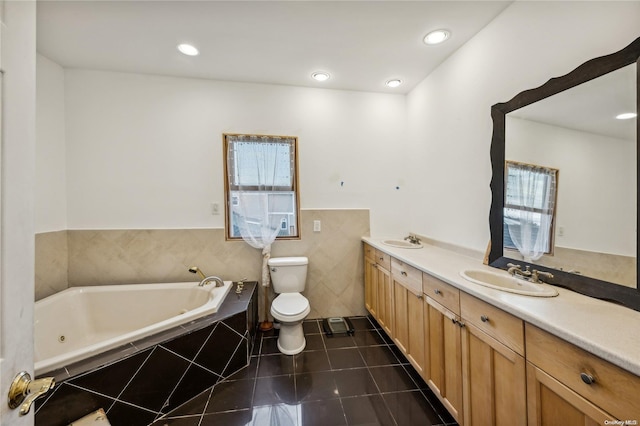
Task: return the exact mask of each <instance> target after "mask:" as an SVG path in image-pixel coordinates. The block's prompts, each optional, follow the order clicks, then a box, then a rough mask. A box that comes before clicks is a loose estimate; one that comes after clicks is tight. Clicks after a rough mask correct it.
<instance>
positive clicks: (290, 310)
mask: <svg viewBox="0 0 640 426" xmlns="http://www.w3.org/2000/svg"><path fill="white" fill-rule="evenodd" d="M268 264H269V270H270V271H271V282H272V284H273V291H274V292H276V293H279V294H278V296H276V298H275V299H273V302H272V303H271V316H273V318H275V319H276V320H278V321H279V322H280V334H279V335H278V349H279V350H280V352H282V353H283V354H286V355H295V354H297V353H300V352H302V350H303V349H304V347H305V345H306V343H307V342H306V340H305V338H304V333H303V331H302V320H304V319H305V317H306V316H307V315H309V312H311V308H310V307H309V301H308V300H307V298H306V297H304V296H303V295H302V294H300V292H302V291H303V290H304V287H305V284H306V280H307V265H308V264H309V259H307V258H306V257H274V258H271V259H269V262H268Z"/></svg>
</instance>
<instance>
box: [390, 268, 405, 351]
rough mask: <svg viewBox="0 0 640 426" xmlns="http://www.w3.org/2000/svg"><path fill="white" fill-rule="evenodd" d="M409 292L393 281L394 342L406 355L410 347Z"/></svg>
mask: <svg viewBox="0 0 640 426" xmlns="http://www.w3.org/2000/svg"><path fill="white" fill-rule="evenodd" d="M408 296H409V291H408V290H407V289H406V288H405V287H404V286H403V285H402V284H400V283H399V282H398V281H396V280H395V279H394V280H393V307H394V309H393V311H394V314H395V315H394V318H393V340H394V342H396V345H398V348H400V350H401V351H402V352H403V353H404V354H405V355H406V354H407V352H408V347H409V315H408V312H407V298H408Z"/></svg>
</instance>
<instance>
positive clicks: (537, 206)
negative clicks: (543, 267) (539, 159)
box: [503, 161, 558, 258]
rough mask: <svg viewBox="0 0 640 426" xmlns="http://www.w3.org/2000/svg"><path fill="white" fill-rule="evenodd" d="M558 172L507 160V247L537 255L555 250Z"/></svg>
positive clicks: (505, 203)
mask: <svg viewBox="0 0 640 426" xmlns="http://www.w3.org/2000/svg"><path fill="white" fill-rule="evenodd" d="M557 175H558V170H557V169H551V168H548V167H542V166H536V165H532V164H524V163H517V162H514V161H507V162H506V164H505V179H506V185H505V186H506V191H505V200H504V242H503V245H504V247H505V248H511V249H516V248H517V249H518V250H519V251H520V252H521V253H523V252H526V253H527V255H528V256H529V257H531V255H532V254H534V255H533V257H534V258H535V256H540V255H542V254H550V253H553V244H552V243H553V226H554V222H555V220H554V219H555V217H554V216H555V205H556V194H557ZM523 255H525V253H523ZM527 255H525V256H527Z"/></svg>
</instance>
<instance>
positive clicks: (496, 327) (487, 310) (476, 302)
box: [460, 292, 524, 355]
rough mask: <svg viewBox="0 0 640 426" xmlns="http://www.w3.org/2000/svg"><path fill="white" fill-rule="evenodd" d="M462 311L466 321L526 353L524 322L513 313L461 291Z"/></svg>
mask: <svg viewBox="0 0 640 426" xmlns="http://www.w3.org/2000/svg"><path fill="white" fill-rule="evenodd" d="M460 311H461V316H462V318H463V320H464V321H470V322H472V323H473V324H474V325H475V326H476V327H477V328H479V329H480V330H482V331H484V332H485V333H487V334H488V335H489V336H491V337H493V338H494V339H496V340H498V341H499V342H502V343H503V344H505V345H506V346H507V347H509V348H510V349H512V350H513V351H515V352H516V353H518V354H520V355H524V322H523V321H522V320H521V319H519V318H516V317H514V316H513V315H511V314H509V313H507V312H505V311H503V310H501V309H498V308H496V307H495V306H492V305H490V304H488V303H486V302H483V301H482V300H480V299H476V298H475V297H473V296H469V295H468V294H467V293H465V292H461V293H460Z"/></svg>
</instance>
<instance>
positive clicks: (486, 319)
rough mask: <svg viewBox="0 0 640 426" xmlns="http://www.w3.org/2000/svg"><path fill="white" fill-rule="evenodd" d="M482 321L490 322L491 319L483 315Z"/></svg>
mask: <svg viewBox="0 0 640 426" xmlns="http://www.w3.org/2000/svg"><path fill="white" fill-rule="evenodd" d="M480 321H482V322H489V317H488V316H486V315H482V316H481V317H480Z"/></svg>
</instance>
